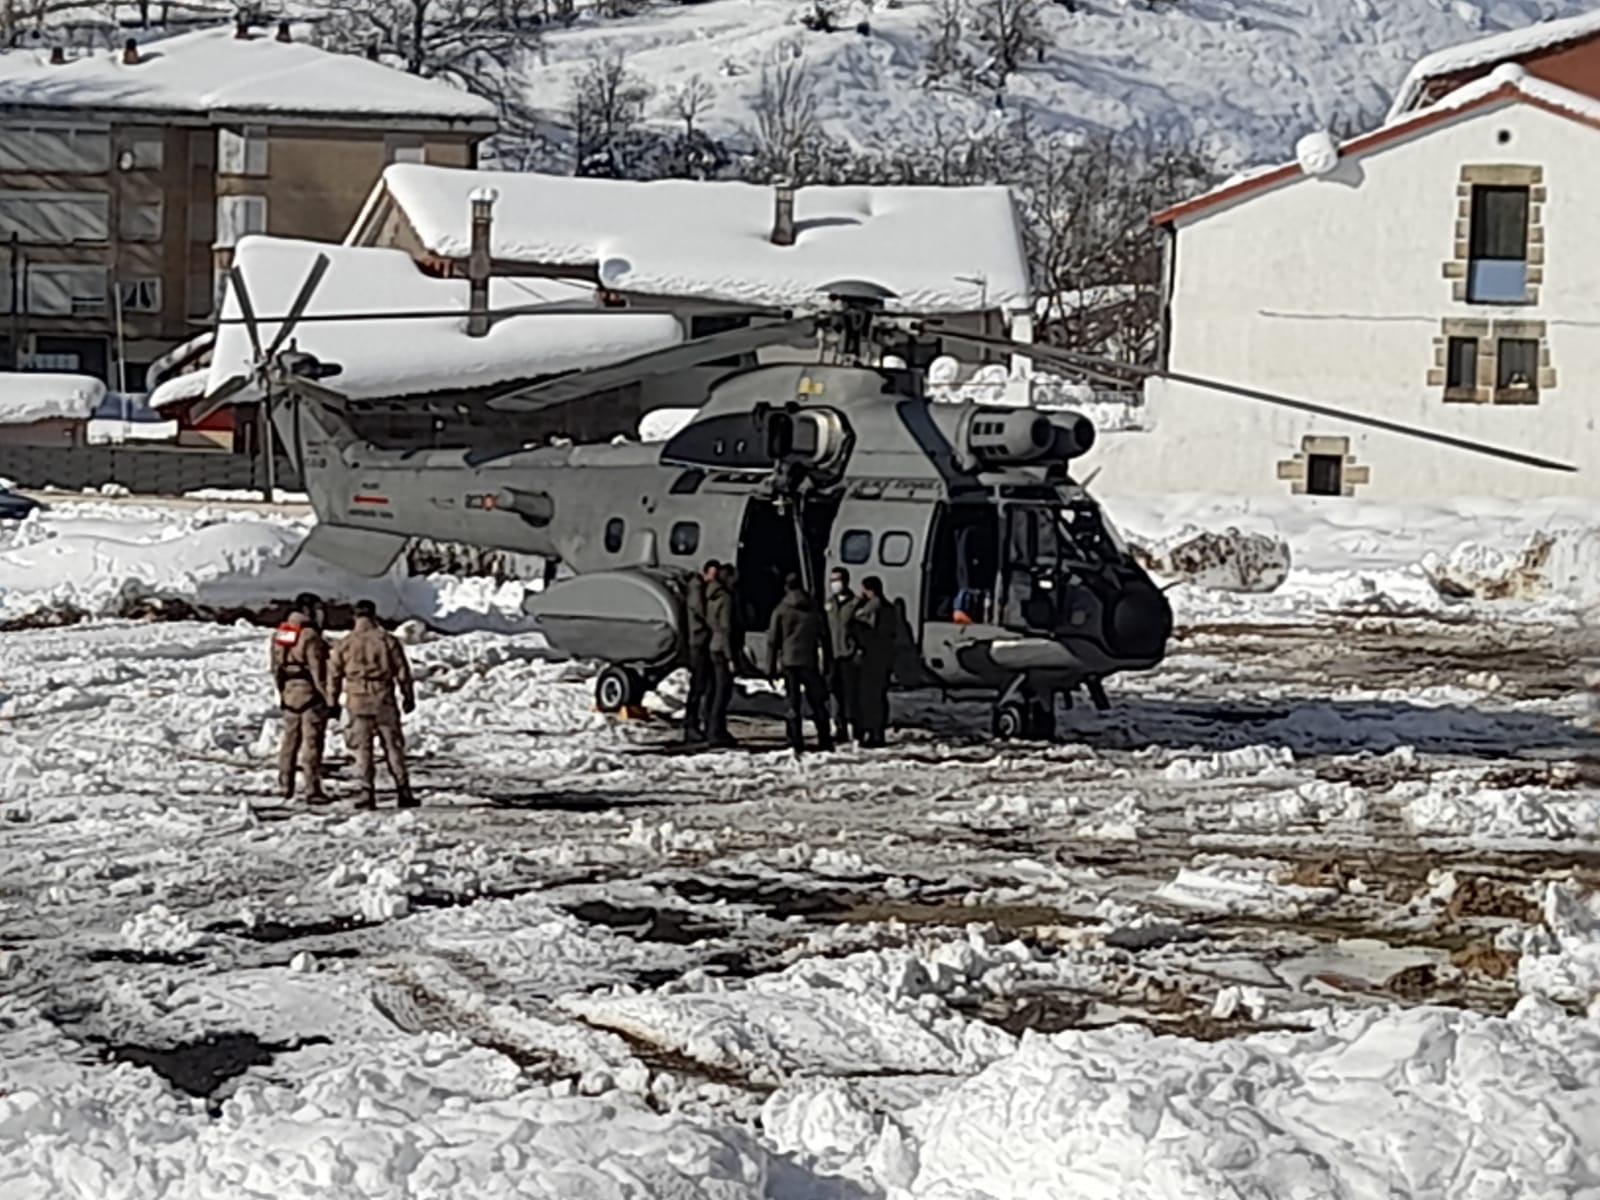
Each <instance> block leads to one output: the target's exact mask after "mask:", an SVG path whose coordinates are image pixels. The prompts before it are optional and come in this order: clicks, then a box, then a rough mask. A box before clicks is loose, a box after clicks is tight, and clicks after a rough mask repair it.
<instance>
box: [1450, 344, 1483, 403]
mask: <svg viewBox="0 0 1600 1200" xmlns="http://www.w3.org/2000/svg"><path fill="white" fill-rule="evenodd" d="M1444 386H1445V390H1446V391H1451V392H1470V391H1472V390H1473V389H1474V388H1476V387H1477V386H1478V339H1477V338H1475V337H1453V338H1450V339H1449V344H1448V348H1447V349H1446V352H1445V378H1444Z"/></svg>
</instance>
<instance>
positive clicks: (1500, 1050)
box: [769, 1000, 1600, 1200]
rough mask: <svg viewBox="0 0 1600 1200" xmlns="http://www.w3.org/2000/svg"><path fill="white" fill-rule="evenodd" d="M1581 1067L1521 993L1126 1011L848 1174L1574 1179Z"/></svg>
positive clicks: (1291, 1185)
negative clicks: (1316, 1012) (1280, 1030)
mask: <svg viewBox="0 0 1600 1200" xmlns="http://www.w3.org/2000/svg"><path fill="white" fill-rule="evenodd" d="M1597 1072H1600V1030H1597V1029H1596V1028H1595V1026H1594V1025H1593V1024H1591V1023H1583V1024H1579V1023H1576V1022H1568V1021H1565V1020H1563V1019H1562V1018H1561V1017H1560V1016H1559V1015H1558V1014H1553V1013H1551V1011H1550V1010H1549V1009H1548V1008H1547V1007H1545V1006H1543V1005H1541V1004H1540V1003H1539V1002H1537V1001H1529V1000H1525V1001H1523V1002H1522V1003H1521V1004H1520V1005H1519V1006H1518V1007H1517V1009H1516V1010H1515V1011H1514V1012H1513V1013H1512V1014H1511V1016H1510V1017H1509V1018H1505V1019H1496V1018H1489V1017H1483V1016H1479V1015H1477V1014H1472V1013H1466V1012H1460V1011H1457V1010H1454V1009H1438V1008H1418V1009H1412V1010H1409V1011H1404V1012H1391V1013H1382V1014H1380V1013H1362V1014H1350V1015H1343V1016H1337V1017H1334V1018H1333V1019H1332V1020H1331V1021H1330V1022H1329V1025H1328V1027H1327V1028H1326V1029H1324V1030H1322V1031H1320V1032H1317V1033H1313V1034H1306V1035H1298V1036H1296V1035H1287V1034H1258V1035H1254V1036H1251V1037H1246V1038H1240V1039H1235V1040H1232V1041H1224V1042H1214V1043H1207V1042H1199V1041H1193V1040H1189V1039H1184V1038H1175V1037H1157V1036H1155V1035H1153V1034H1151V1033H1150V1032H1148V1031H1147V1030H1144V1029H1141V1028H1139V1027H1137V1026H1132V1025H1119V1026H1116V1027H1115V1028H1112V1029H1109V1030H1103V1031H1095V1032H1069V1033H1061V1034H1057V1035H1055V1036H1054V1037H1035V1036H1030V1037H1027V1038H1025V1039H1024V1041H1023V1043H1022V1045H1021V1047H1020V1048H1019V1050H1018V1051H1017V1053H1016V1054H1014V1055H1011V1056H1009V1057H1007V1058H1005V1059H1003V1060H1002V1061H1000V1062H998V1063H996V1064H994V1065H993V1066H991V1067H990V1068H988V1069H987V1070H985V1071H983V1072H982V1073H980V1074H979V1075H977V1076H976V1077H974V1078H972V1079H969V1080H966V1081H965V1082H963V1083H961V1084H958V1085H957V1086H956V1087H954V1088H951V1089H950V1090H949V1091H947V1092H945V1093H944V1094H943V1095H941V1096H939V1097H938V1098H936V1099H933V1100H931V1101H928V1102H926V1103H924V1104H921V1105H919V1106H917V1107H915V1108H913V1109H911V1110H910V1111H908V1112H906V1113H904V1114H902V1116H901V1118H900V1120H899V1122H898V1124H897V1126H896V1127H894V1128H892V1129H891V1128H888V1127H887V1125H886V1128H885V1130H884V1133H883V1135H882V1136H883V1137H884V1138H886V1139H887V1140H889V1141H890V1142H891V1143H892V1144H893V1146H892V1148H893V1149H894V1150H895V1153H894V1154H893V1155H892V1156H890V1155H888V1154H886V1153H885V1149H886V1148H884V1147H882V1145H881V1143H879V1144H875V1145H873V1146H872V1149H873V1150H874V1151H877V1155H878V1156H877V1159H876V1162H877V1163H884V1162H892V1163H893V1164H894V1165H895V1166H896V1167H897V1168H898V1170H899V1171H900V1172H903V1174H901V1176H900V1177H899V1178H893V1179H890V1178H884V1177H882V1176H881V1175H880V1174H879V1173H878V1172H877V1171H875V1170H872V1169H871V1168H870V1167H869V1165H868V1164H867V1163H861V1164H860V1165H858V1166H857V1167H856V1168H855V1170H854V1171H852V1173H853V1174H856V1175H857V1176H858V1177H865V1178H868V1179H876V1180H877V1181H878V1182H879V1183H881V1184H888V1185H891V1187H892V1186H895V1185H898V1187H900V1188H901V1189H903V1190H892V1191H891V1192H890V1195H891V1196H894V1197H907V1198H909V1197H930V1198H932V1197H940V1198H944V1197H950V1198H954V1197H977V1196H982V1197H985V1200H1012V1198H1016V1200H1023V1198H1028V1197H1036V1196H1045V1195H1074V1196H1086V1197H1088V1196H1093V1197H1106V1198H1107V1200H1110V1198H1111V1197H1118V1198H1127V1200H1144V1198H1146V1197H1148V1198H1151V1200H1154V1198H1155V1197H1163V1198H1169V1200H1178V1198H1192V1200H1209V1198H1210V1197H1213V1196H1216V1195H1218V1194H1219V1193H1222V1192H1227V1193H1229V1194H1238V1195H1274V1196H1290V1195H1294V1196H1358V1195H1359V1196H1378V1195H1428V1194H1447V1193H1451V1192H1453V1191H1455V1190H1456V1187H1455V1184H1453V1183H1452V1182H1451V1181H1461V1180H1471V1181H1473V1182H1472V1194H1473V1195H1475V1196H1506V1197H1509V1196H1514V1195H1576V1194H1577V1191H1576V1190H1575V1189H1577V1188H1578V1187H1579V1182H1580V1181H1582V1180H1585V1179H1592V1178H1595V1177H1596V1175H1597V1173H1600V1129H1597V1127H1596V1125H1595V1122H1594V1120H1593V1113H1594V1112H1595V1110H1596V1106H1597V1105H1600V1083H1596V1082H1595V1081H1596V1079H1597V1078H1600V1074H1597ZM769 1111H771V1112H772V1113H773V1115H774V1117H779V1116H780V1115H781V1113H782V1111H783V1110H782V1108H781V1107H780V1106H779V1105H777V1104H773V1105H770V1106H769ZM1464 1113H1465V1114H1470V1115H1471V1119H1470V1120H1465V1121H1464V1120H1462V1114H1464ZM902 1127H903V1128H902ZM769 1128H770V1129H771V1132H772V1134H773V1136H774V1138H775V1139H776V1141H777V1142H778V1145H779V1146H780V1147H782V1148H785V1149H792V1150H794V1151H798V1152H802V1153H804V1152H807V1151H809V1150H810V1149H811V1143H813V1142H815V1141H823V1139H818V1138H816V1137H815V1136H814V1135H813V1134H812V1133H811V1130H810V1129H809V1128H808V1127H807V1126H806V1125H805V1124H804V1123H803V1122H799V1121H790V1122H785V1121H782V1120H775V1121H773V1122H771V1123H770V1125H769ZM827 1148H828V1147H827V1145H826V1141H823V1145H822V1146H820V1147H819V1149H823V1150H826V1149H827Z"/></svg>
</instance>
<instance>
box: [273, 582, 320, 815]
mask: <svg viewBox="0 0 1600 1200" xmlns="http://www.w3.org/2000/svg"><path fill="white" fill-rule="evenodd" d="M294 605H295V608H294V611H293V612H291V613H290V614H289V615H288V617H287V618H286V619H285V620H284V622H283V624H281V625H279V626H278V628H277V630H276V632H274V633H273V635H272V681H273V683H275V684H276V685H277V688H278V703H279V704H280V705H282V706H283V739H282V741H280V742H279V743H278V791H279V793H280V794H281V795H282V796H283V799H284V801H285V803H288V802H291V801H293V800H294V795H295V786H294V785H295V766H296V762H297V760H298V765H299V767H300V769H301V770H302V771H304V772H305V799H306V802H307V803H308V804H326V803H327V802H328V798H327V796H326V795H325V794H324V793H323V791H322V754H323V742H324V739H325V737H326V735H327V731H328V718H329V716H330V715H331V711H332V708H333V694H332V691H331V690H330V688H329V680H328V643H327V641H326V639H324V638H323V636H322V629H321V628H320V626H321V621H320V620H319V612H320V609H321V603H320V602H319V601H318V599H317V598H316V597H315V596H313V595H311V593H309V592H302V593H301V594H300V595H298V596H296V597H295V601H294Z"/></svg>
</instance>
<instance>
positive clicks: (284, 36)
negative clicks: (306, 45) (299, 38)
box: [278, 21, 294, 42]
mask: <svg viewBox="0 0 1600 1200" xmlns="http://www.w3.org/2000/svg"><path fill="white" fill-rule="evenodd" d="M278 41H280V42H292V41H294V34H292V33H290V32H289V22H287V21H279V22H278Z"/></svg>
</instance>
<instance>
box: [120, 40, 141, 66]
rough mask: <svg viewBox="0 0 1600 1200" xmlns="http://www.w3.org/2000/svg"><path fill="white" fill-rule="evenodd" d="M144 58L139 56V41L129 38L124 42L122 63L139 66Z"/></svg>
mask: <svg viewBox="0 0 1600 1200" xmlns="http://www.w3.org/2000/svg"><path fill="white" fill-rule="evenodd" d="M142 61H143V60H142V59H141V58H140V57H139V43H138V42H136V41H134V40H133V39H132V38H129V39H128V40H127V41H125V42H123V43H122V65H123V66H125V67H137V66H138V65H139V63H140V62H142Z"/></svg>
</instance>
